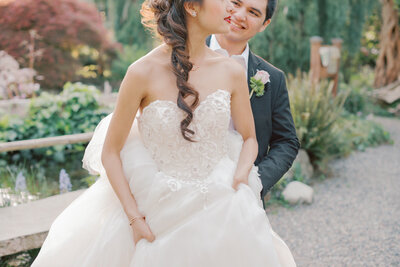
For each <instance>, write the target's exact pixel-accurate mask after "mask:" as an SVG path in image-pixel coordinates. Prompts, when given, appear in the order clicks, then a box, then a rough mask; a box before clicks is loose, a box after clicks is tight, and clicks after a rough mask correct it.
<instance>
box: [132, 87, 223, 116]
mask: <svg viewBox="0 0 400 267" xmlns="http://www.w3.org/2000/svg"><path fill="white" fill-rule="evenodd" d="M221 91H222V92H224V93H226V94H228V95H231V92H229V91H228V90H223V89H217V90H215V91H214V92H212V93H210V94H208V95H207V96H206V97H205V98H204V100H202V101H200V103H199V105H198V106H197V107H196V109H195V110H194V111H193V113H195V112H196V111H197V110H198V109H199V108H200V106H202V105H203V104H204V103H205V102H207V100H209V99H210V98H211V97H212V96H213V95H215V94H216V93H217V92H221ZM159 102H164V103H171V104H173V105H174V106H175V107H177V108H178V105H177V103H176V102H174V101H172V100H168V99H157V100H154V101H152V102H150V103H149V104H148V105H147V106H145V107H144V108H143V109H142V113H141V114H140V115H139V116H138V117H139V118H140V117H142V116H143V114H144V113H145V112H146V110H147V109H148V108H150V107H151V106H153V105H155V104H156V103H159Z"/></svg>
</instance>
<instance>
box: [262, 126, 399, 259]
mask: <svg viewBox="0 0 400 267" xmlns="http://www.w3.org/2000/svg"><path fill="white" fill-rule="evenodd" d="M374 120H376V121H378V122H379V123H381V124H382V125H383V127H384V128H385V129H386V130H387V131H389V132H390V134H391V137H392V139H393V140H394V142H395V143H394V145H381V146H379V147H375V148H368V149H367V150H366V151H364V152H355V153H353V154H352V155H350V156H349V157H347V158H344V159H339V160H335V161H334V162H332V163H331V164H330V166H331V168H332V171H333V174H334V175H333V177H331V178H327V179H326V180H325V181H323V182H317V183H315V184H314V185H313V188H314V203H313V204H312V205H298V206H296V207H294V208H290V209H288V208H284V207H279V208H276V209H272V210H267V212H268V218H269V219H270V222H271V225H272V227H273V229H274V230H275V231H276V232H277V233H278V234H279V235H280V236H281V237H282V239H283V240H285V242H286V243H287V245H288V246H289V248H290V249H291V251H292V253H293V256H294V258H295V260H296V263H297V265H298V266H299V267H303V266H307V267H311V266H318V267H319V266H363V267H364V266H382V267H387V266H400V120H396V119H388V118H374Z"/></svg>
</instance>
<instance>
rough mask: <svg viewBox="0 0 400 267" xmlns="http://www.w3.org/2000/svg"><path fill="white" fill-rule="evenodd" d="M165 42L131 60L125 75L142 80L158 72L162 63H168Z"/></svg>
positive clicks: (148, 78) (162, 65) (150, 77)
mask: <svg viewBox="0 0 400 267" xmlns="http://www.w3.org/2000/svg"><path fill="white" fill-rule="evenodd" d="M167 49H168V48H167V47H166V45H165V44H163V45H160V46H158V47H156V48H154V49H153V50H151V51H150V52H149V53H147V54H146V55H144V56H143V57H141V58H139V59H138V60H136V61H135V62H133V63H132V64H131V65H130V66H129V67H128V70H127V73H126V75H129V76H132V77H135V78H139V79H141V80H142V81H146V80H151V79H152V78H153V74H154V73H159V72H160V71H161V68H163V67H164V65H168V63H169V61H168V60H169V58H168V51H167Z"/></svg>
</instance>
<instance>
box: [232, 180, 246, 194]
mask: <svg viewBox="0 0 400 267" xmlns="http://www.w3.org/2000/svg"><path fill="white" fill-rule="evenodd" d="M240 184H247V185H248V184H249V179H248V178H247V177H235V178H234V179H233V184H232V187H233V189H235V190H236V191H237V190H238V189H239V185H240Z"/></svg>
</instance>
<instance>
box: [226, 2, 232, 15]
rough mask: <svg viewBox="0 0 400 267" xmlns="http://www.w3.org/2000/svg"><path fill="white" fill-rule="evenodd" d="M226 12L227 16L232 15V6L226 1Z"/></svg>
mask: <svg viewBox="0 0 400 267" xmlns="http://www.w3.org/2000/svg"><path fill="white" fill-rule="evenodd" d="M226 11H228V13H229V14H232V13H233V5H232V3H231V1H229V0H226Z"/></svg>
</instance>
